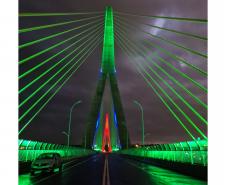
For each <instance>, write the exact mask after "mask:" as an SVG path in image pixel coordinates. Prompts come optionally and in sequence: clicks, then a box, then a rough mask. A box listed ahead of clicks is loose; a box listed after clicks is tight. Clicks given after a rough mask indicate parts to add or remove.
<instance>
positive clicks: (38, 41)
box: [19, 19, 102, 49]
mask: <svg viewBox="0 0 226 185" xmlns="http://www.w3.org/2000/svg"><path fill="white" fill-rule="evenodd" d="M100 20H102V19H97V20H95V21H92V22H89V23H87V24H83V25H81V26H77V27H75V28H72V29H69V30H66V31H62V32H59V33H55V34H52V35H49V36H46V37H43V38H40V39H37V40H34V41H30V42H27V43H25V44H21V45H20V46H19V49H23V48H25V47H28V46H31V45H34V44H37V43H40V42H42V41H45V40H48V39H51V38H54V37H57V36H60V35H63V34H65V33H69V32H71V31H74V30H78V29H80V28H83V27H85V26H89V25H91V24H93V23H96V22H99V21H100Z"/></svg>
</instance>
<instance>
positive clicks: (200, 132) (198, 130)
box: [140, 65, 207, 139]
mask: <svg viewBox="0 0 226 185" xmlns="http://www.w3.org/2000/svg"><path fill="white" fill-rule="evenodd" d="M140 67H141V65H140ZM141 68H142V69H143V71H144V72H145V73H146V75H148V76H149V78H150V79H152V81H154V79H153V78H152V77H151V76H150V75H149V74H148V73H147V72H146V70H145V69H144V68H143V67H141ZM154 83H155V84H156V85H157V86H158V84H157V83H156V82H155V81H154ZM158 87H159V86H158ZM160 90H161V89H160ZM162 92H163V91H162ZM163 93H164V92H163ZM164 94H165V96H166V97H168V99H170V101H171V102H172V103H173V105H174V106H175V107H177V108H179V107H178V106H177V105H176V104H175V102H174V101H173V100H172V99H171V98H170V97H169V96H168V95H167V93H164ZM178 110H180V112H181V113H182V114H183V116H185V117H186V119H187V120H190V121H189V123H191V124H192V126H193V127H194V128H195V129H196V131H197V132H198V133H199V134H200V135H202V137H203V138H205V139H207V137H206V136H205V134H204V133H203V132H202V131H201V130H200V129H199V128H198V127H197V126H196V125H195V124H194V123H193V122H192V120H191V119H190V118H189V117H188V116H187V115H186V114H185V113H184V112H183V111H182V110H181V109H180V108H179V109H178Z"/></svg>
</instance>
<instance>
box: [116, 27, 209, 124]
mask: <svg viewBox="0 0 226 185" xmlns="http://www.w3.org/2000/svg"><path fill="white" fill-rule="evenodd" d="M116 31H117V30H116ZM121 33H122V35H124V32H121ZM123 37H124V38H125V39H126V40H127V41H129V42H130V43H131V40H130V39H128V38H126V37H125V35H124V36H123ZM142 47H143V48H145V50H146V51H147V52H148V49H147V48H146V47H145V46H144V45H142ZM141 51H142V53H143V56H145V54H144V52H143V50H141ZM152 55H155V53H152ZM150 57H151V60H152V61H153V64H154V65H155V66H156V67H157V68H158V69H159V70H161V71H162V72H163V73H164V74H165V75H167V76H168V77H169V78H170V79H171V80H173V81H174V82H175V83H176V84H177V85H178V86H180V87H181V88H182V89H184V90H185V91H186V92H187V93H188V94H189V95H190V96H191V97H193V98H194V100H195V101H197V102H198V103H199V104H200V105H202V106H203V107H205V108H206V109H207V105H206V104H205V103H204V102H202V101H201V100H200V99H199V98H198V97H196V96H195V95H193V94H192V93H191V92H190V91H189V90H188V89H187V88H186V87H185V86H184V85H183V84H181V83H180V82H178V81H177V80H176V79H175V78H174V77H173V76H171V75H169V73H167V72H166V71H165V70H164V69H163V68H162V67H161V66H159V65H158V64H157V63H155V62H154V60H153V57H152V56H150ZM203 121H204V122H206V123H207V121H206V120H203Z"/></svg>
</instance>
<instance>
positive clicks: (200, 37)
mask: <svg viewBox="0 0 226 185" xmlns="http://www.w3.org/2000/svg"><path fill="white" fill-rule="evenodd" d="M115 17H117V18H118V19H121V20H122V19H124V20H125V21H128V22H131V19H128V18H126V17H120V16H117V15H116V16H115ZM140 24H143V25H146V26H150V27H153V28H157V29H160V30H164V31H168V32H172V33H176V34H179V35H184V36H187V37H192V38H194V39H200V40H204V41H206V40H207V38H206V37H203V36H201V35H195V34H191V33H188V32H182V31H178V30H174V29H170V28H164V27H159V26H155V25H152V24H147V23H140Z"/></svg>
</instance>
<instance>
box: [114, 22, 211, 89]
mask: <svg viewBox="0 0 226 185" xmlns="http://www.w3.org/2000/svg"><path fill="white" fill-rule="evenodd" d="M115 25H116V26H118V29H119V27H120V26H119V25H118V24H115ZM120 31H121V32H123V31H122V29H120ZM155 55H156V56H157V57H158V59H159V61H161V62H163V63H165V64H166V65H167V66H168V67H170V68H171V69H173V70H174V71H175V72H176V73H178V74H180V75H181V76H182V77H184V78H186V79H188V80H189V81H191V82H192V83H193V84H194V85H195V86H197V87H199V88H200V89H201V90H202V91H204V92H207V89H206V88H205V87H204V86H203V85H201V84H200V83H198V82H196V81H195V80H193V79H192V78H191V77H189V76H188V75H186V74H185V73H183V72H181V71H180V70H178V69H177V68H175V67H174V66H173V65H172V64H171V63H169V62H167V61H166V60H164V59H163V58H161V57H160V56H159V55H157V54H155Z"/></svg>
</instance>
